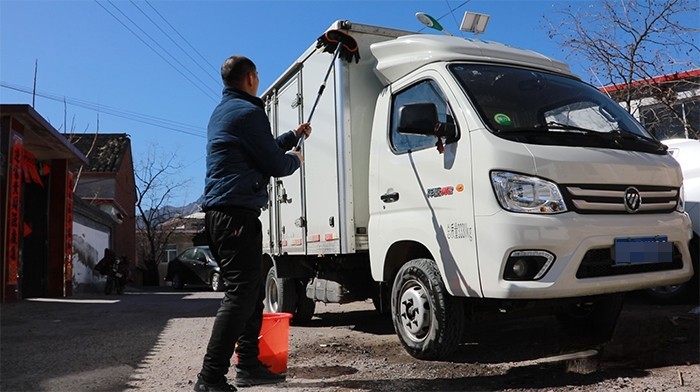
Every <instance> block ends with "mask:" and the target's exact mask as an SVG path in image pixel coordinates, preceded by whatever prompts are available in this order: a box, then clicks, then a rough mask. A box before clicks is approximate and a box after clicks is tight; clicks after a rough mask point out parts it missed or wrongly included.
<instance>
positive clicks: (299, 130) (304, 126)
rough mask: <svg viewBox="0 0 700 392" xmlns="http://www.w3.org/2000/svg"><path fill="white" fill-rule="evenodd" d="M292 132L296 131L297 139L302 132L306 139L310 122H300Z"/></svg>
mask: <svg viewBox="0 0 700 392" xmlns="http://www.w3.org/2000/svg"><path fill="white" fill-rule="evenodd" d="M294 133H296V135H297V139H299V137H300V136H301V134H302V133H303V134H304V137H306V138H307V139H308V138H309V136H311V124H310V123H303V124H300V125H299V126H298V127H297V129H296V130H295V131H294Z"/></svg>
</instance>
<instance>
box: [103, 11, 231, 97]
mask: <svg viewBox="0 0 700 392" xmlns="http://www.w3.org/2000/svg"><path fill="white" fill-rule="evenodd" d="M94 1H95V3H97V5H99V6H100V7H102V9H104V10H105V11H106V12H107V13H108V14H110V15H111V16H112V17H113V18H114V19H115V20H116V21H117V22H119V23H120V24H121V25H122V26H124V28H126V29H127V30H129V32H130V33H131V34H133V35H134V36H135V37H136V38H138V39H139V41H141V42H142V43H143V44H144V45H146V46H147V47H148V48H149V49H151V50H152V51H153V52H154V53H155V54H157V55H158V57H160V58H161V59H162V60H163V61H165V62H166V63H167V64H168V65H170V66H171V67H172V68H173V69H174V70H175V71H177V72H178V73H179V74H180V75H182V77H184V78H185V79H187V81H188V82H190V83H191V84H192V85H193V86H194V87H196V88H197V89H198V90H199V91H201V92H202V93H204V94H205V95H207V96H208V97H209V98H212V100H214V101H215V102H216V101H218V98H215V96H212V95H210V94H209V93H208V92H206V91H204V89H202V87H200V86H199V85H197V84H196V83H195V82H193V81H192V79H190V78H189V77H187V75H185V74H184V73H183V72H182V71H180V70H179V69H178V68H177V67H175V66H174V65H173V64H172V63H171V62H170V61H168V59H166V58H165V57H163V55H162V54H160V52H158V51H157V50H155V49H154V48H153V46H151V45H150V44H149V43H148V42H146V41H145V40H144V39H143V38H141V37H140V36H139V35H138V34H137V33H136V32H134V31H133V30H132V29H131V28H130V27H129V26H127V25H126V24H125V23H124V22H123V21H122V20H121V19H119V18H118V17H117V16H116V15H114V14H113V13H112V12H111V11H110V10H108V9H107V8H106V7H105V6H103V5H102V4H100V3H99V2H98V1H97V0H94ZM110 4H111V3H110ZM112 6H114V4H112ZM115 8H116V7H115ZM120 12H121V11H120ZM132 23H133V22H132ZM200 82H201V81H200Z"/></svg>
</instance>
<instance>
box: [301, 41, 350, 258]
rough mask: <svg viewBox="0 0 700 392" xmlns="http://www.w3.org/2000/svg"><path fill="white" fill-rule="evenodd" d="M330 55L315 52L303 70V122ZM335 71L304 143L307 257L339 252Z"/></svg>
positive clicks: (307, 114) (306, 117) (316, 93)
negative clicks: (308, 137)
mask: <svg viewBox="0 0 700 392" xmlns="http://www.w3.org/2000/svg"><path fill="white" fill-rule="evenodd" d="M332 59H333V56H332V55H331V54H328V53H319V52H315V53H314V54H312V55H311V56H310V57H309V58H307V59H306V60H305V61H304V65H303V68H302V80H303V87H302V91H303V108H304V121H306V119H308V116H309V113H310V112H311V108H312V106H313V104H314V101H315V100H316V97H317V96H318V90H319V87H320V86H321V83H322V82H323V78H324V76H325V74H326V72H327V71H328V68H329V66H330V64H331V60H332ZM334 71H335V70H333V71H331V74H330V75H329V77H328V82H327V86H326V89H325V90H324V92H323V94H322V96H321V99H320V101H319V103H318V105H317V107H316V109H315V111H314V115H313V118H312V120H311V126H312V127H313V132H312V134H311V138H310V139H309V140H308V142H305V143H304V146H303V152H304V177H305V178H304V180H305V181H304V185H305V197H306V226H307V235H306V241H307V254H335V253H339V252H340V231H339V224H340V221H341V220H342V217H340V216H339V207H338V203H339V198H338V189H339V184H338V164H337V143H336V133H337V129H336V110H335V107H336V105H335V98H336V86H335V83H334V80H335V72H334Z"/></svg>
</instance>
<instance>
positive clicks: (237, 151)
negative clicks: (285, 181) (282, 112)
mask: <svg viewBox="0 0 700 392" xmlns="http://www.w3.org/2000/svg"><path fill="white" fill-rule="evenodd" d="M207 140H208V141H207V176H206V178H205V179H204V203H202V209H203V210H204V211H207V210H225V209H227V208H231V207H234V208H235V207H237V208H246V209H250V210H254V211H257V212H258V213H259V211H260V208H261V207H263V206H264V205H266V204H267V197H268V196H267V183H268V181H269V179H270V177H284V176H288V175H290V174H292V173H294V171H295V170H296V169H298V168H299V165H300V162H299V158H297V156H296V155H294V154H293V153H286V151H289V150H291V149H292V147H294V146H295V144H296V141H297V137H296V135H295V133H294V131H289V132H286V133H284V134H282V135H280V136H279V137H278V138H277V139H275V138H273V137H272V132H271V130H270V122H269V120H268V118H267V115H266V114H265V110H264V104H263V101H262V100H261V99H260V98H258V97H254V96H252V95H250V94H248V93H246V92H244V91H241V90H237V89H233V88H228V87H227V88H225V89H224V92H223V98H222V99H221V102H220V103H219V105H218V106H217V107H216V108H215V109H214V112H213V113H212V115H211V118H210V119H209V126H208V129H207Z"/></svg>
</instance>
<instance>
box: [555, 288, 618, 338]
mask: <svg viewBox="0 0 700 392" xmlns="http://www.w3.org/2000/svg"><path fill="white" fill-rule="evenodd" d="M624 298H625V296H624V294H609V295H601V296H598V297H593V298H588V299H585V300H582V301H581V302H577V303H573V304H569V305H566V306H564V307H561V308H559V309H558V310H557V312H556V313H555V316H556V318H557V320H559V324H560V325H561V327H562V329H563V330H564V332H566V333H568V334H570V335H574V336H575V337H576V338H577V339H578V340H579V342H581V343H583V342H585V343H589V344H600V343H605V342H607V341H609V340H610V339H611V338H612V335H613V332H615V326H616V325H617V319H618V317H619V316H620V311H622V305H623V304H624ZM587 340H588V341H587Z"/></svg>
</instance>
